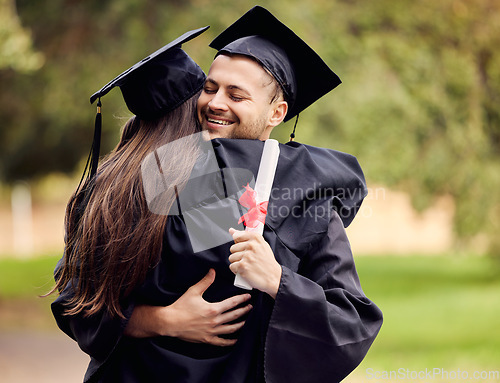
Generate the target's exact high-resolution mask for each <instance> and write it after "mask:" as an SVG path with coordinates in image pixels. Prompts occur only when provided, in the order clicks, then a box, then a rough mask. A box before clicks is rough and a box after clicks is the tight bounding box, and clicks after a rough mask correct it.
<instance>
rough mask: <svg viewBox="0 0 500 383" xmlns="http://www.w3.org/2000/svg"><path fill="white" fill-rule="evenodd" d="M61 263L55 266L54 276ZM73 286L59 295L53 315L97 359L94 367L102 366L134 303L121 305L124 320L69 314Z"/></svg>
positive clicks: (60, 326) (98, 315) (116, 342)
mask: <svg viewBox="0 0 500 383" xmlns="http://www.w3.org/2000/svg"><path fill="white" fill-rule="evenodd" d="M59 265H60V263H58V265H57V266H56V269H55V274H57V271H58V269H59ZM72 294H73V291H72V287H71V283H70V284H68V285H67V286H66V288H65V289H64V290H63V291H62V292H61V293H60V295H59V297H57V298H56V300H54V302H52V304H51V309H52V314H53V315H54V318H55V320H56V323H57V325H58V327H59V328H60V329H61V330H62V331H63V332H64V333H65V334H67V335H68V336H69V337H71V338H72V339H73V340H75V341H76V342H77V343H78V346H79V347H80V348H81V350H82V351H83V352H85V353H86V354H88V355H89V356H90V357H91V358H92V359H94V362H97V363H93V364H97V365H100V364H102V363H104V362H105V361H106V359H107V358H108V357H109V356H110V354H111V353H112V351H113V350H114V348H115V347H116V345H117V344H118V342H119V340H120V339H121V337H122V336H123V332H124V330H125V327H126V325H127V323H128V320H129V319H130V317H131V316H132V311H133V309H134V303H133V301H132V300H131V299H129V300H128V301H127V302H124V303H122V313H123V315H124V316H125V318H120V317H112V316H110V315H109V314H108V313H107V312H106V311H101V312H99V313H97V314H95V315H92V316H85V315H84V314H83V313H80V314H77V315H66V314H65V308H66V302H67V301H68V300H69V298H70V297H71V296H72Z"/></svg>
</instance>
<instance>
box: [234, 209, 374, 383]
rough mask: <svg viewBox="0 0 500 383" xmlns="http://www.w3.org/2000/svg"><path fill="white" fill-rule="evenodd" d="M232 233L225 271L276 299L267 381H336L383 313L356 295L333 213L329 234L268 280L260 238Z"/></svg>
mask: <svg viewBox="0 0 500 383" xmlns="http://www.w3.org/2000/svg"><path fill="white" fill-rule="evenodd" d="M231 233H232V234H233V237H234V238H235V245H233V247H232V248H231V252H232V255H231V256H230V257H229V260H230V262H232V264H231V270H232V271H233V272H235V273H236V272H238V273H240V275H242V276H243V277H244V278H245V280H247V281H248V282H249V284H250V285H251V286H252V287H254V288H257V289H259V290H261V291H264V292H267V293H268V294H269V295H271V296H272V297H274V298H275V304H274V309H273V313H272V316H271V319H270V323H269V328H268V332H267V338H266V352H265V353H266V358H265V361H266V366H265V368H266V376H267V377H268V378H269V380H270V381H273V382H284V383H285V382H290V381H294V382H310V381H315V382H325V381H328V382H336V381H340V380H342V379H343V378H344V377H345V376H347V375H348V374H349V373H350V372H351V371H352V370H353V369H354V368H355V367H356V366H357V365H358V364H359V363H360V362H361V360H362V359H363V358H364V356H365V355H366V353H367V352H368V349H369V347H370V346H371V344H372V342H373V341H374V339H375V337H376V335H377V334H378V331H379V329H380V326H381V325H382V313H381V311H380V310H379V309H378V307H377V306H376V305H375V304H374V303H372V302H371V301H370V300H369V299H368V298H367V297H366V296H365V295H364V293H363V291H362V289H361V286H360V283H359V279H358V275H357V272H356V268H355V265H354V259H353V257H352V253H351V249H350V245H349V241H348V239H347V235H346V233H345V230H344V227H343V224H342V221H341V220H340V217H339V216H338V214H337V213H335V212H333V216H332V218H331V220H330V223H329V226H328V231H327V232H326V233H325V234H324V236H323V238H322V239H321V240H320V241H319V242H318V243H317V244H316V245H315V246H314V247H313V250H311V251H310V252H309V254H306V255H304V256H303V257H301V263H300V265H299V270H298V271H297V272H294V271H292V270H290V269H289V268H287V267H284V266H283V267H281V266H279V265H278V267H279V268H280V272H279V274H278V273H277V272H275V271H274V269H275V266H276V264H277V262H276V260H275V259H274V254H273V253H272V250H271V249H270V247H269V245H267V243H265V241H264V239H263V238H262V237H261V236H258V235H252V233H246V232H241V231H240V232H237V231H232V232H231ZM253 234H255V233H253ZM266 245H267V246H266ZM243 274H244V275H243ZM278 275H279V277H278ZM276 278H278V288H275V287H273V286H275V283H276ZM274 289H275V290H274Z"/></svg>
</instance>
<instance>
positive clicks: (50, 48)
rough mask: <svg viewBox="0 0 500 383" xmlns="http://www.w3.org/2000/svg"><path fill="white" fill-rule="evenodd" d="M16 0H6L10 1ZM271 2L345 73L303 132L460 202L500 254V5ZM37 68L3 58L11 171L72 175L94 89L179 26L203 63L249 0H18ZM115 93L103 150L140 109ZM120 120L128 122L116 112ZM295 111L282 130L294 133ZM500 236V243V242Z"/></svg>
mask: <svg viewBox="0 0 500 383" xmlns="http://www.w3.org/2000/svg"><path fill="white" fill-rule="evenodd" d="M2 1H5V0H2ZM261 4H262V5H263V6H265V7H267V8H268V9H269V10H270V11H271V12H273V13H274V14H275V15H277V16H278V18H280V19H281V20H282V21H283V22H285V23H286V24H287V25H290V26H291V27H292V29H294V31H296V32H297V34H299V35H300V36H302V37H303V38H304V39H305V40H306V41H307V42H308V43H309V44H310V45H311V46H312V47H313V48H314V49H315V50H316V51H318V52H319V53H320V55H321V56H322V57H323V58H324V60H325V61H326V62H327V63H328V64H330V65H331V67H332V68H333V69H334V70H335V71H336V72H337V73H338V74H339V75H340V77H341V78H342V80H343V82H344V84H342V85H341V86H340V87H339V88H337V89H336V90H335V91H334V92H332V94H331V95H328V96H327V97H324V98H323V99H321V100H319V101H318V102H317V103H316V104H315V105H313V106H311V107H310V108H309V109H308V110H307V111H305V112H304V113H302V114H301V116H300V121H299V124H298V128H297V137H298V138H297V140H299V141H302V142H304V143H308V144H313V145H319V146H328V147H332V148H335V149H338V150H342V151H346V152H351V153H353V154H355V155H356V156H357V157H358V158H359V160H360V162H361V164H362V166H363V168H364V170H365V173H366V175H367V177H368V179H369V181H370V182H377V183H382V184H385V185H387V186H390V187H393V188H398V189H400V190H404V191H407V192H409V193H410V195H411V196H412V197H413V202H414V205H415V206H416V207H417V208H418V209H424V208H425V207H427V206H429V205H430V204H432V202H433V201H434V199H435V198H436V197H437V196H441V195H448V196H451V197H452V198H453V200H454V202H455V231H456V233H457V238H458V239H459V240H460V241H462V240H463V241H464V243H465V242H467V240H469V239H471V238H474V237H475V236H477V235H478V234H481V235H485V236H487V238H489V240H490V243H491V244H492V247H491V249H492V251H493V252H496V253H499V252H500V243H499V241H500V240H499V239H496V238H498V236H497V235H496V233H497V232H498V231H499V230H500V196H499V195H500V193H498V190H499V189H500V108H498V104H499V99H500V53H499V52H498V49H497V47H498V46H500V2H498V1H497V0H440V1H434V0H417V1H415V0H400V1H393V0H378V1H369V0H335V1H332V0H314V1H311V2H303V1H299V0H289V1H285V0H274V1H272V2H271V1H262V2H261ZM17 5H18V12H19V15H20V18H21V20H22V21H23V25H25V26H26V27H29V28H30V29H31V31H32V36H33V41H34V49H35V50H36V51H39V52H41V53H42V54H43V55H44V57H45V65H44V66H43V67H42V68H41V69H39V70H38V71H36V72H32V73H20V72H17V71H15V70H13V69H8V68H7V69H5V68H4V69H0V82H1V84H2V87H1V89H0V121H2V122H1V124H2V126H1V130H0V179H1V180H3V181H12V180H15V179H18V178H32V177H37V176H40V175H43V174H46V173H47V172H51V171H63V172H71V171H73V170H74V169H75V167H78V168H79V169H81V160H82V158H84V157H86V155H87V153H88V150H89V148H90V142H91V136H92V127H93V108H92V107H91V106H90V105H89V104H88V98H89V96H90V94H92V93H93V92H94V91H96V90H98V89H99V88H100V87H101V86H102V85H104V84H105V83H107V82H108V81H109V80H110V79H112V78H113V77H114V76H116V75H117V74H119V73H120V72H121V71H123V70H124V69H126V68H127V67H128V66H129V65H130V64H131V63H133V62H135V61H138V60H140V59H142V58H143V57H144V56H145V55H147V54H149V53H150V52H152V51H153V50H155V49H157V48H158V47H159V46H161V45H162V44H164V43H165V42H168V41H170V40H171V39H172V38H173V37H176V36H177V35H178V34H180V33H182V32H184V31H186V30H189V29H194V28H198V27H201V26H204V25H208V24H210V25H211V29H210V30H209V31H208V32H207V33H205V34H204V35H202V36H200V38H198V39H195V40H194V41H192V42H190V43H189V44H187V45H186V46H185V49H186V50H187V51H188V53H189V54H191V55H192V56H193V57H194V59H195V60H196V61H198V62H199V63H200V65H202V67H203V68H205V69H208V67H209V65H210V62H211V60H212V59H213V54H214V52H213V51H212V50H211V49H208V48H207V44H208V43H209V41H210V40H211V38H213V37H214V36H215V35H216V34H218V33H219V32H220V31H221V30H222V29H224V28H225V27H226V26H227V25H228V24H230V23H231V22H233V21H234V20H235V19H236V18H238V17H239V16H240V15H242V14H243V13H244V12H245V11H247V10H248V9H249V8H250V7H251V6H253V5H254V3H253V2H250V1H248V0H232V1H229V0H215V1H208V0H189V1H180V0H170V1H161V2H160V1H154V0H147V1H140V0H87V1H83V0H38V1H36V2H33V1H29V0H17ZM119 93H120V92H119V91H115V92H111V93H110V94H109V95H107V96H106V99H103V117H104V131H103V149H102V151H103V153H104V152H105V151H107V150H109V149H110V148H111V147H112V146H113V145H114V144H115V143H116V141H117V136H118V131H119V126H121V125H122V124H123V121H122V120H120V119H117V118H116V116H124V117H126V116H128V115H129V114H128V111H127V110H126V108H125V106H124V105H123V102H122V100H121V95H120V94H119ZM117 120H118V121H117ZM293 122H294V121H291V122H289V123H287V124H285V126H283V127H280V128H279V129H276V131H275V133H274V137H275V138H277V139H279V140H281V141H286V140H287V139H288V134H289V133H290V131H291V129H292V126H293ZM495 243H496V245H495ZM495 246H496V248H495Z"/></svg>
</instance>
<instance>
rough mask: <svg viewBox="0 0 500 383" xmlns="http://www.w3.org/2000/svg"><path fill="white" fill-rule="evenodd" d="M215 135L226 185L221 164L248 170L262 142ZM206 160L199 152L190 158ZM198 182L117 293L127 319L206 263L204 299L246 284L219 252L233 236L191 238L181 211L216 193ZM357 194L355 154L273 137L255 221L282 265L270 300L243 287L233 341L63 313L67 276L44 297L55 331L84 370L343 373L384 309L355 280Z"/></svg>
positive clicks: (174, 294) (96, 377)
mask: <svg viewBox="0 0 500 383" xmlns="http://www.w3.org/2000/svg"><path fill="white" fill-rule="evenodd" d="M212 145H213V150H214V152H215V156H216V159H217V163H218V166H219V168H220V169H221V174H222V178H224V177H226V181H227V184H228V185H230V184H231V182H229V178H230V177H229V176H228V174H230V173H224V171H227V170H230V169H246V170H247V171H249V174H250V175H251V176H253V177H256V175H257V171H258V166H259V161H260V154H261V153H262V148H263V142H261V141H253V140H234V139H217V140H213V141H212ZM203 166H205V164H204V163H203V157H202V158H201V159H200V160H199V161H198V163H197V164H196V166H195V167H198V168H199V167H203ZM224 174H225V176H224ZM238 174H240V173H238ZM190 182H191V181H190ZM237 182H240V183H241V180H238V181H237ZM241 186H242V185H240V186H239V187H241ZM195 187H196V185H190V183H188V184H187V186H186V191H185V193H187V197H186V198H184V200H183V201H184V203H183V206H181V209H180V210H184V211H179V212H177V214H173V215H170V216H169V219H168V223H167V228H166V232H165V239H164V246H163V250H162V257H161V261H160V263H159V264H158V265H157V266H155V267H154V268H153V269H152V270H151V272H150V273H149V275H148V277H147V279H146V281H145V282H144V283H143V284H142V285H141V286H139V287H138V288H137V289H136V290H135V291H134V293H133V294H132V295H131V296H129V297H126V299H124V300H123V309H124V314H125V316H126V317H127V318H129V317H130V315H131V313H132V311H133V308H134V306H135V305H137V304H148V305H169V304H171V303H173V302H174V301H175V300H176V299H178V298H179V297H180V296H181V295H182V294H183V293H184V292H185V291H186V290H187V289H188V288H189V287H190V286H192V285H194V284H196V283H197V282H199V281H200V280H201V279H202V278H203V277H204V276H205V274H206V273H207V272H208V270H209V269H210V268H214V269H215V271H216V279H215V282H214V283H213V285H212V286H210V288H209V289H208V290H207V291H206V293H205V294H204V298H205V299H206V300H207V301H210V302H216V301H221V300H223V299H225V298H228V297H230V296H233V295H236V294H241V293H244V292H246V291H245V290H241V289H239V288H237V287H234V286H233V281H234V275H233V274H232V272H231V271H230V270H229V261H228V257H229V255H230V251H229V248H230V246H231V245H232V242H226V243H222V244H220V245H218V246H216V247H212V248H209V249H203V250H201V251H197V252H195V251H194V250H193V246H192V241H191V239H190V238H189V232H190V230H191V231H192V228H190V230H188V229H187V227H186V220H187V219H188V218H186V217H188V216H189V214H190V213H189V211H190V208H191V207H192V206H198V207H199V206H201V205H203V203H204V202H203V201H210V203H207V204H206V206H207V209H209V208H210V206H212V205H211V203H212V202H213V200H214V195H213V193H212V191H210V192H208V194H207V192H206V190H202V189H200V188H199V189H198V191H197V192H196V193H192V192H190V191H192V190H193V188H195ZM233 192H234V190H231V187H227V188H225V190H224V196H215V200H217V198H220V199H224V198H225V199H227V198H228V196H229V198H231V194H235V193H233ZM181 194H182V193H181ZM215 194H217V193H215ZM236 194H237V193H236ZM236 194H235V195H236ZM365 195H366V186H365V182H364V177H363V173H362V171H361V168H360V167H359V164H358V162H357V160H356V159H355V158H354V157H353V156H350V155H348V154H345V153H341V152H337V151H333V150H328V149H321V148H316V147H311V146H307V145H302V144H299V143H289V144H286V145H280V158H279V162H278V168H277V171H276V177H275V181H274V184H273V192H272V194H271V199H270V202H269V207H268V216H267V218H266V225H265V231H264V238H265V239H266V240H267V241H268V243H269V244H270V246H271V248H272V250H273V252H274V255H275V257H276V259H277V261H278V262H279V263H280V264H281V265H282V279H281V283H280V287H279V291H278V294H277V296H276V300H273V299H272V298H270V297H269V296H268V295H267V294H264V293H261V292H259V291H257V290H252V292H251V294H252V302H251V303H252V306H253V309H252V310H251V312H250V313H249V314H248V316H247V317H246V323H245V326H244V327H243V328H242V329H241V330H240V331H239V332H238V333H237V334H233V336H235V337H237V339H238V342H237V343H236V344H235V345H234V346H232V347H217V346H211V345H206V344H195V343H189V342H184V341H181V340H179V339H176V338H170V337H153V338H145V339H135V338H130V337H126V336H124V335H123V330H124V328H125V326H126V323H127V319H124V320H122V319H118V318H110V317H109V316H108V315H107V314H105V313H103V314H101V315H96V316H93V317H91V318H84V317H83V316H79V315H78V316H73V317H68V316H64V315H62V312H63V310H64V302H65V300H66V299H67V297H68V295H69V294H71V289H70V288H69V287H68V288H66V289H65V290H64V291H63V292H62V293H61V295H60V296H59V297H58V298H57V299H56V300H55V301H54V302H53V304H52V310H53V314H54V316H55V318H56V321H57V323H58V325H59V327H60V328H61V330H62V331H64V332H65V333H66V334H68V335H69V336H70V337H71V338H73V339H74V340H76V341H77V342H78V344H79V346H80V348H81V349H82V350H83V351H84V352H86V353H87V354H89V355H90V357H91V361H90V364H89V367H88V370H87V373H86V375H85V381H88V382H148V383H154V382H174V383H177V382H183V383H184V382H185V383H201V382H204V383H206V382H209V383H211V382H214V383H219V382H220V383H250V382H252V383H256V382H259V383H260V382H268V383H294V382H297V383H299V382H304V383H305V382H307V383H310V382H328V383H329V382H338V381H340V380H342V379H343V378H344V377H345V376H347V375H348V374H349V373H350V372H351V371H352V370H353V369H354V368H355V367H356V366H357V365H358V364H359V363H360V362H361V360H362V359H363V358H364V356H365V355H366V352H367V351H368V349H369V347H370V346H371V344H372V342H373V341H374V339H375V337H376V335H377V333H378V331H379V329H380V326H381V325H382V313H381V312H380V310H379V309H378V307H377V306H376V305H375V304H374V303H373V302H371V301H370V300H369V299H368V298H367V297H366V296H365V294H364V293H363V291H362V289H361V286H360V283H359V279H358V276H357V273H356V269H355V265H354V260H353V257H352V253H351V249H350V245H349V241H348V239H347V236H346V233H345V230H344V227H345V226H347V225H348V224H349V223H350V222H351V221H352V219H353V218H354V216H355V214H356V212H357V210H358V209H359V207H360V205H361V202H362V200H363V198H364V197H365ZM189 205H191V206H189ZM197 224H199V225H200V228H201V229H203V228H204V227H205V226H204V225H209V222H204V221H203V219H201V221H200V222H198V223H197ZM201 229H200V230H201ZM56 270H57V267H56Z"/></svg>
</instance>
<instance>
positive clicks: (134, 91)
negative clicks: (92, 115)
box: [80, 26, 209, 185]
mask: <svg viewBox="0 0 500 383" xmlns="http://www.w3.org/2000/svg"><path fill="white" fill-rule="evenodd" d="M208 28H209V26H206V27H204V28H199V29H195V30H192V31H189V32H186V33H184V34H183V35H182V36H180V37H178V38H176V39H175V40H173V41H172V42H170V43H168V44H167V45H165V46H164V47H162V48H160V49H158V50H157V51H156V52H154V53H152V54H150V55H149V56H148V57H146V58H144V59H142V60H141V61H139V62H138V63H137V64H135V65H133V66H132V67H130V68H129V69H127V70H126V71H125V72H123V73H121V74H120V75H119V76H117V77H116V78H114V79H113V80H111V81H110V82H109V83H107V84H106V85H105V86H104V87H102V88H101V89H100V90H99V91H97V92H96V93H94V94H93V95H92V96H91V97H90V103H91V104H93V103H94V102H95V101H96V100H99V101H98V103H97V115H96V122H95V130H94V139H93V142H92V148H91V151H90V155H89V159H88V161H87V165H86V166H85V170H84V172H83V176H82V181H83V178H84V177H85V174H86V173H87V169H88V168H89V165H90V173H89V175H88V176H89V178H90V179H92V178H93V177H94V175H95V174H96V172H97V164H98V161H99V151H100V142H101V97H102V96H104V95H106V94H107V93H108V92H109V91H110V90H111V89H113V88H114V87H116V86H118V87H120V90H121V91H122V95H123V99H124V100H125V103H126V104H127V107H128V109H129V110H130V111H131V112H132V113H134V114H135V115H136V116H137V117H139V118H141V119H144V120H150V119H155V118H158V117H161V116H162V115H164V114H165V113H167V112H169V111H171V110H173V109H175V108H177V107H178V106H180V105H181V104H182V103H183V102H184V101H186V100H188V99H189V98H191V97H192V96H194V95H195V94H196V93H197V92H198V91H199V90H200V89H201V88H202V87H203V84H204V82H205V77H206V76H205V73H204V72H203V71H202V69H201V68H200V67H199V66H198V65H197V64H196V63H195V62H194V61H193V59H191V57H189V55H188V54H187V53H186V52H184V51H183V50H182V49H181V46H182V44H183V43H185V42H187V41H189V40H191V39H193V38H195V37H196V36H198V35H200V34H201V33H203V32H205V31H206V30H207V29H208ZM80 185H81V181H80Z"/></svg>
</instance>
